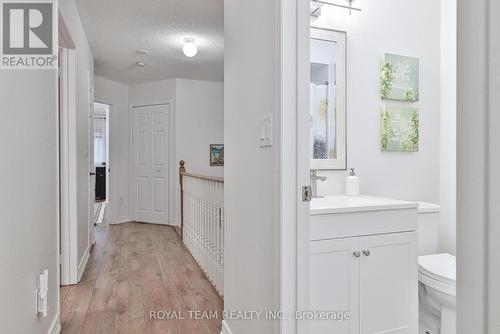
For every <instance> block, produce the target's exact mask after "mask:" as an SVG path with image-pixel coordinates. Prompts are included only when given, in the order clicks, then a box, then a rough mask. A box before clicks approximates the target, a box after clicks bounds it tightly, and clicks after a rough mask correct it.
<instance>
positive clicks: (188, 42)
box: [182, 38, 198, 58]
mask: <svg viewBox="0 0 500 334" xmlns="http://www.w3.org/2000/svg"><path fill="white" fill-rule="evenodd" d="M182 52H184V55H185V56H186V57H189V58H192V57H194V56H196V54H197V53H198V47H197V46H196V44H195V42H194V38H185V39H184V47H183V48H182Z"/></svg>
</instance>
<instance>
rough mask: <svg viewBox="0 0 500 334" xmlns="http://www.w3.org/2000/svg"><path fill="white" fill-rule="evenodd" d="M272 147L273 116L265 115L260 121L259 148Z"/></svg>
mask: <svg viewBox="0 0 500 334" xmlns="http://www.w3.org/2000/svg"><path fill="white" fill-rule="evenodd" d="M272 145H273V116H272V115H267V116H264V117H262V118H261V119H260V126H259V146H260V147H268V146H272Z"/></svg>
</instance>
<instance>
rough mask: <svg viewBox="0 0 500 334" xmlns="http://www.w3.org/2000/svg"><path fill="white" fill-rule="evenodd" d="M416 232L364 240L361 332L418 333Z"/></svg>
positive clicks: (361, 267) (363, 238)
mask: <svg viewBox="0 0 500 334" xmlns="http://www.w3.org/2000/svg"><path fill="white" fill-rule="evenodd" d="M416 242H417V235H416V232H410V233H394V234H383V235H375V236H367V237H362V238H360V249H361V251H362V255H361V261H360V262H361V265H360V333H361V334H374V333H387V334H388V333H391V334H416V333H417V332H418V278H417V275H418V259H417V254H416V249H417V246H416Z"/></svg>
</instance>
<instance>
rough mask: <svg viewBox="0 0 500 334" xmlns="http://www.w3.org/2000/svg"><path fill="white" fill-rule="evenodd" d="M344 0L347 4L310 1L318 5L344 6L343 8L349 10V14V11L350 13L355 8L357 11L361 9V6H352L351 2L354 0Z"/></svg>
mask: <svg viewBox="0 0 500 334" xmlns="http://www.w3.org/2000/svg"><path fill="white" fill-rule="evenodd" d="M346 1H347V5H342V4H338V3H334V2H327V1H323V0H311V3H316V4H319V5H329V6H335V7H340V8H345V9H348V10H349V15H351V13H352V11H353V10H355V11H357V12H360V11H361V8H358V7H353V6H352V3H353V2H354V0H346ZM311 7H312V6H311Z"/></svg>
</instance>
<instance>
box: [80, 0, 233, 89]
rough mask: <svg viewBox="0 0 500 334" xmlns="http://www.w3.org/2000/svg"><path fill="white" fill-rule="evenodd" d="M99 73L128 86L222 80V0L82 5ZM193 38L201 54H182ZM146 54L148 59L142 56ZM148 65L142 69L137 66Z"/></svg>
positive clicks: (88, 1)
mask: <svg viewBox="0 0 500 334" xmlns="http://www.w3.org/2000/svg"><path fill="white" fill-rule="evenodd" d="M77 4H78V9H79V12H80V16H81V19H82V22H83V25H84V27H85V31H86V33H87V37H88V39H89V43H90V46H91V47H92V50H93V51H94V55H95V72H96V75H100V76H103V77H106V78H109V79H112V80H116V81H119V82H123V83H126V84H134V83H139V82H145V81H153V80H163V79H172V78H186V79H198V80H212V81H223V77H224V72H223V71H224V12H223V10H224V2H223V0H77ZM186 37H193V38H195V40H196V44H197V45H198V54H197V55H196V56H195V57H193V58H187V57H185V56H184V54H183V53H182V46H183V41H184V38H186ZM139 49H147V50H149V51H150V52H151V53H150V54H149V55H144V56H141V55H137V54H136V53H135V51H136V50H139ZM137 61H141V62H145V63H146V66H145V67H137V66H136V65H135V62H137Z"/></svg>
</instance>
